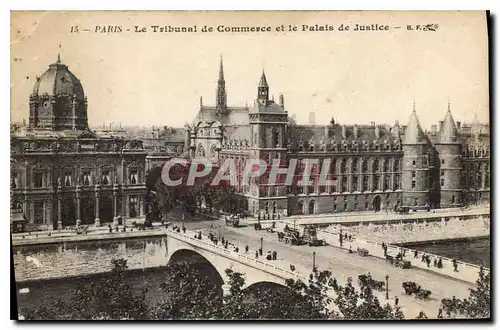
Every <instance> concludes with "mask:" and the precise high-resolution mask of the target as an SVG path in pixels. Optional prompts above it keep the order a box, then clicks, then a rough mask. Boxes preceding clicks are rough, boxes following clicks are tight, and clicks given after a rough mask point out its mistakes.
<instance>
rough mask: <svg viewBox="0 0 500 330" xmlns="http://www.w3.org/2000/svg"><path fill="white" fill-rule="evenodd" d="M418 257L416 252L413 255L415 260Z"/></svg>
mask: <svg viewBox="0 0 500 330" xmlns="http://www.w3.org/2000/svg"><path fill="white" fill-rule="evenodd" d="M417 257H418V251H417V250H415V252H414V253H413V258H417Z"/></svg>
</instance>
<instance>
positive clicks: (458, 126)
mask: <svg viewBox="0 0 500 330" xmlns="http://www.w3.org/2000/svg"><path fill="white" fill-rule="evenodd" d="M461 127H462V123H461V122H459V121H457V130H460V128H461Z"/></svg>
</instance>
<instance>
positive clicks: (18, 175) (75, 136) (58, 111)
mask: <svg viewBox="0 0 500 330" xmlns="http://www.w3.org/2000/svg"><path fill="white" fill-rule="evenodd" d="M87 107H88V104H87V98H86V96H85V93H84V89H83V86H82V83H81V82H80V80H79V79H78V78H77V76H76V75H74V74H73V73H72V72H71V71H70V70H69V68H68V66H67V65H65V64H63V63H62V62H61V59H60V57H59V56H58V57H57V60H56V62H55V63H53V64H50V65H49V67H48V69H47V70H46V71H45V72H44V73H43V74H42V75H41V76H40V77H38V78H37V80H36V82H35V84H34V86H33V93H32V94H31V95H30V96H29V124H28V127H27V129H26V130H25V131H14V132H12V133H11V194H12V198H11V204H12V210H16V212H17V213H20V211H21V210H22V213H24V218H25V219H26V221H27V222H28V223H31V224H33V225H34V226H36V227H38V228H40V229H60V228H63V227H65V226H75V225H78V224H86V225H96V226H101V225H103V224H104V223H112V222H114V223H117V222H119V221H121V220H120V219H126V218H140V217H142V216H144V211H143V210H144V206H143V204H144V193H145V191H146V186H145V178H144V177H145V172H146V168H145V166H146V155H147V152H146V150H145V149H144V146H143V142H142V141H141V140H137V139H130V138H125V137H123V136H122V135H121V134H119V133H115V132H113V131H108V132H94V131H91V130H90V129H89V126H88V114H87Z"/></svg>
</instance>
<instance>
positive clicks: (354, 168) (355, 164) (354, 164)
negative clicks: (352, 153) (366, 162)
mask: <svg viewBox="0 0 500 330" xmlns="http://www.w3.org/2000/svg"><path fill="white" fill-rule="evenodd" d="M351 171H352V173H357V172H358V159H357V158H353V159H352V164H351Z"/></svg>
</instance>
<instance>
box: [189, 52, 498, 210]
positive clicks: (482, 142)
mask: <svg viewBox="0 0 500 330" xmlns="http://www.w3.org/2000/svg"><path fill="white" fill-rule="evenodd" d="M278 100H279V101H278V103H276V102H275V101H274V97H271V94H270V90H269V85H268V82H267V78H266V75H265V73H264V72H262V75H261V78H260V82H259V84H258V86H257V89H256V99H255V101H254V102H253V104H252V105H251V106H244V107H235V106H229V105H228V104H227V94H226V88H225V79H224V68H223V62H222V58H221V62H220V67H219V78H218V82H217V88H216V97H215V105H214V106H206V105H204V104H203V100H202V99H200V109H199V111H198V114H197V116H196V119H195V121H194V123H193V125H191V126H187V127H186V132H187V133H186V145H187V146H188V147H189V149H190V153H191V154H190V155H191V157H193V156H206V157H209V158H212V159H216V160H217V161H218V162H219V164H222V163H223V162H224V160H225V159H227V158H232V159H234V160H235V162H236V164H237V173H236V174H235V175H236V176H237V179H238V180H237V181H238V183H239V184H238V186H237V187H236V189H237V192H238V194H240V195H242V196H244V200H245V208H248V210H249V211H250V212H251V213H252V214H255V213H257V212H261V213H262V212H263V213H268V214H272V213H276V212H280V213H281V214H313V213H332V212H344V211H363V210H374V211H378V210H380V209H386V208H387V209H393V208H397V207H399V206H409V207H410V208H412V209H426V208H444V207H457V206H460V205H464V204H469V203H479V202H484V201H488V200H489V190H490V175H489V173H490V147H489V141H490V140H489V125H487V124H480V123H479V122H478V121H477V119H476V118H474V120H473V122H472V124H469V125H462V124H461V123H460V122H455V121H454V119H453V116H452V111H451V107H450V104H448V107H447V109H446V105H445V106H444V107H443V108H444V109H443V111H442V113H443V120H442V121H440V122H439V125H433V126H432V128H431V130H430V131H429V132H425V131H424V130H423V129H422V127H421V125H420V123H419V120H418V116H417V112H416V109H415V106H414V107H413V112H411V113H409V115H410V119H409V121H408V123H407V125H406V126H400V125H399V124H398V123H395V124H394V125H392V126H391V125H378V124H375V123H372V124H371V125H343V124H341V123H337V122H335V120H334V119H333V118H332V120H331V122H330V125H314V124H311V125H298V124H297V123H296V122H295V120H293V118H290V117H289V116H288V113H287V111H286V110H285V109H286V108H285V99H284V96H283V95H280V96H279V98H278ZM409 112H410V111H409ZM249 158H259V159H263V160H265V161H267V163H268V164H270V163H271V161H272V160H274V159H279V161H280V162H281V164H283V165H286V164H287V163H288V162H289V161H290V160H291V159H296V160H297V164H298V165H297V172H296V174H297V175H299V176H300V174H301V171H303V170H304V169H305V166H304V164H303V163H301V160H303V159H306V158H307V159H313V158H315V159H320V164H318V166H316V167H315V168H313V171H312V175H311V178H312V180H311V181H312V182H311V185H310V186H308V187H302V186H301V185H292V186H284V185H282V186H279V185H268V184H267V182H268V181H267V180H266V178H262V180H253V181H251V182H250V185H242V184H240V183H241V180H240V179H241V172H242V171H243V169H244V168H245V163H246V161H247V160H248V159H249ZM324 159H330V160H331V165H330V166H331V168H330V170H329V173H333V174H334V175H335V177H336V184H334V185H330V186H324V185H318V181H319V180H317V176H318V173H319V171H320V170H321V168H322V164H321V162H322V161H323V160H324ZM315 175H316V178H315Z"/></svg>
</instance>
